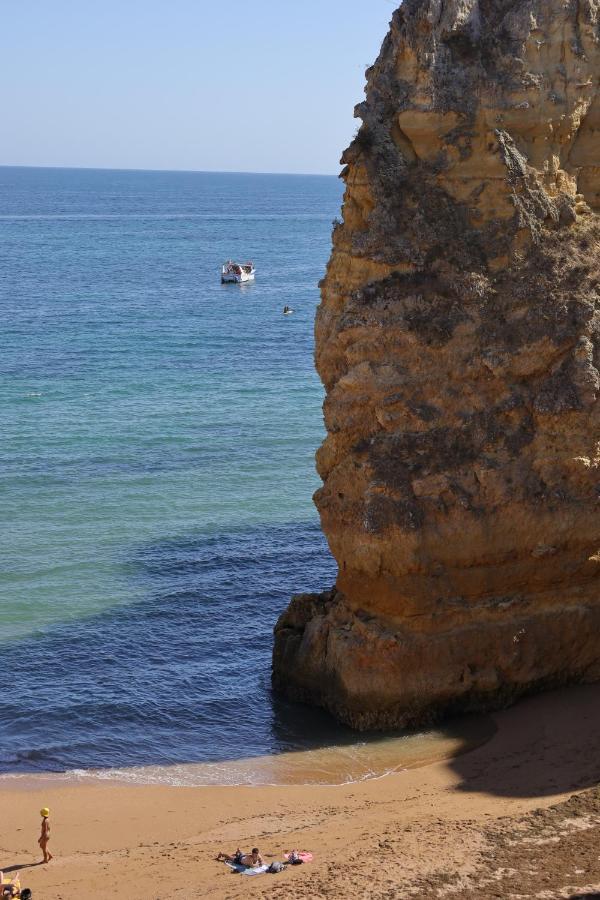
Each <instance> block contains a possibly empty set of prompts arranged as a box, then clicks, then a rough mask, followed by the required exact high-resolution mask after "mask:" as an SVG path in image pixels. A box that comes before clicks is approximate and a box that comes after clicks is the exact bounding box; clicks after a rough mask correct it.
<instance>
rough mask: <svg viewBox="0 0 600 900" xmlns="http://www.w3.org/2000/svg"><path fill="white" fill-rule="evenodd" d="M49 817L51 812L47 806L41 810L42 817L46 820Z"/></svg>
mask: <svg viewBox="0 0 600 900" xmlns="http://www.w3.org/2000/svg"><path fill="white" fill-rule="evenodd" d="M49 815H50V810H49V809H48V807H47V806H44V808H43V809H40V816H43V817H44V818H46V817H47V816H49Z"/></svg>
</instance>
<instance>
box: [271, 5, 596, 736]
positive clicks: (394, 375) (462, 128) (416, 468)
mask: <svg viewBox="0 0 600 900" xmlns="http://www.w3.org/2000/svg"><path fill="white" fill-rule="evenodd" d="M599 41H600V0H405V2H404V4H403V5H402V6H401V8H400V9H398V10H397V11H396V13H395V14H394V16H393V19H392V23H391V29H390V32H389V34H388V36H387V37H386V39H385V41H384V44H383V47H382V50H381V54H380V56H379V59H378V60H377V62H376V64H375V65H374V66H373V67H372V68H371V69H370V70H369V71H368V73H367V79H368V80H367V88H366V100H365V102H363V103H362V104H360V105H359V106H358V107H357V115H358V116H359V117H360V118H361V119H362V125H361V127H360V130H359V131H358V133H357V135H356V137H355V139H354V141H353V142H352V144H351V146H350V147H349V148H348V150H346V152H345V153H344V156H343V158H342V162H343V163H344V164H345V168H344V171H343V173H342V176H343V178H344V179H345V181H346V185H347V190H346V194H345V200H344V211H343V212H344V220H343V223H340V224H338V225H337V226H336V227H335V229H334V234H333V252H332V256H331V260H330V262H329V266H328V269H327V275H326V278H325V280H324V282H323V284H322V302H321V305H320V307H319V310H318V314H317V322H316V362H317V368H318V371H319V373H320V375H321V378H322V380H323V382H324V385H325V388H326V392H327V396H326V401H325V407H324V411H325V423H326V427H327V431H328V435H327V439H326V440H325V443H324V444H323V446H322V447H321V448H320V450H319V452H318V455H317V462H318V469H319V473H320V475H321V477H322V479H323V482H324V484H323V487H322V488H321V489H320V490H319V491H318V492H317V494H316V495H315V501H316V504H317V507H318V509H319V512H320V515H321V520H322V526H323V530H324V532H325V534H326V536H327V539H328V541H329V544H330V547H331V550H332V552H333V554H334V556H335V558H336V560H337V562H338V566H339V576H338V579H337V584H336V587H335V589H334V590H333V591H332V592H330V593H327V594H323V595H320V596H309V597H307V596H303V597H297V598H295V599H294V600H293V601H292V604H291V606H290V608H289V609H288V611H287V612H286V613H284V614H283V616H282V617H281V619H280V621H279V623H278V625H277V627H276V642H275V651H274V666H273V679H274V685H275V687H276V688H277V689H279V690H282V691H284V692H286V693H287V694H288V695H289V696H291V697H294V698H297V699H302V700H306V701H309V702H314V703H318V704H321V705H323V706H325V707H327V708H328V709H329V710H331V711H332V712H333V713H334V714H335V715H337V716H338V717H339V718H341V719H342V720H344V721H346V722H348V723H349V724H351V725H353V726H356V727H358V728H366V727H384V726H388V725H401V724H408V723H416V722H418V721H423V720H428V719H429V720H430V719H431V718H432V717H434V716H435V715H437V714H439V713H440V712H446V711H448V710H459V709H475V708H484V707H492V706H495V705H500V704H502V703H505V702H507V701H509V700H510V699H512V698H514V697H516V696H518V695H519V694H521V693H524V692H525V691H529V690H533V689H538V688H540V687H544V686H549V685H553V684H560V683H566V682H568V681H571V680H578V679H579V680H593V679H599V678H600V515H599V512H600V505H599V498H600V452H599V438H600V405H599V403H598V395H599V390H600V376H599V372H598V368H600V316H599V312H598V309H599V304H600V219H599V215H600V92H599V88H598V81H599V76H600V43H599Z"/></svg>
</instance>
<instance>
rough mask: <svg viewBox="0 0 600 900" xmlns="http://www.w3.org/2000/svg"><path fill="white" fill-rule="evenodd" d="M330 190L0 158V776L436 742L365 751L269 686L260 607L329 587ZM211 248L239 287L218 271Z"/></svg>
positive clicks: (303, 182) (253, 774)
mask: <svg viewBox="0 0 600 900" xmlns="http://www.w3.org/2000/svg"><path fill="white" fill-rule="evenodd" d="M341 193H342V192H341V185H340V183H339V181H338V180H337V179H336V178H334V177H318V176H280V175H245V174H212V173H210V174H209V173H186V172H135V171H107V170H68V169H26V168H0V321H1V340H2V352H1V353H0V397H1V409H2V440H1V443H0V493H1V498H2V502H1V507H0V517H1V519H2V540H1V542H0V653H1V654H2V664H1V666H0V731H1V732H2V734H3V735H4V737H3V740H2V742H1V745H0V773H2V774H5V775H6V774H8V773H10V774H11V775H12V776H17V777H18V776H30V775H32V774H36V773H55V774H56V777H68V778H84V777H94V778H120V779H126V780H139V781H144V782H156V781H158V782H164V783H175V784H209V783H212V784H223V783H250V784H253V783H270V782H271V781H286V780H287V781H289V780H292V781H293V780H302V779H305V780H310V781H340V780H347V779H349V778H360V777H369V776H371V775H374V774H381V773H382V772H383V771H388V770H389V769H390V768H396V767H398V766H400V765H403V764H404V763H407V761H408V760H412V761H414V760H415V759H420V758H421V757H422V755H423V753H425V755H427V753H429V752H430V749H431V748H430V745H434V747H435V753H439V751H440V747H441V746H442V745H443V747H444V750H443V752H446V749H447V742H448V740H450V743H452V742H453V741H455V739H456V736H455V735H453V734H450V733H449V732H445V733H444V734H434V735H428V736H425V737H424V736H421V737H420V738H419V737H417V738H416V739H415V737H413V736H409V737H406V738H401V739H400V740H401V752H399V751H398V746H399V745H398V739H397V738H395V737H386V738H383V739H380V738H377V739H374V741H373V745H372V746H370V745H369V740H366V741H365V739H362V738H361V739H360V740H359V739H358V738H357V736H356V735H355V734H353V733H352V732H350V731H349V730H347V729H344V728H341V727H339V726H337V725H336V724H335V723H334V722H333V721H332V720H331V719H329V717H328V716H327V715H326V714H325V713H322V712H319V711H317V710H311V709H308V708H305V707H300V706H296V705H294V704H289V703H286V702H284V701H282V700H280V699H278V698H276V697H274V696H273V695H272V693H271V690H270V658H271V648H272V631H273V625H274V623H275V621H276V619H277V616H278V615H279V613H280V612H281V611H282V609H283V608H284V607H285V605H286V604H287V602H288V601H289V598H290V596H291V595H292V594H293V593H296V592H302V591H314V590H322V589H326V588H328V587H330V586H331V585H332V584H333V582H334V580H335V573H336V569H335V564H334V561H333V560H332V558H331V556H330V555H329V551H328V548H327V545H326V542H325V540H324V538H323V536H322V534H321V532H320V529H319V523H318V516H317V514H316V511H315V509H314V507H313V504H312V500H311V495H312V493H313V491H314V490H315V489H316V488H317V487H318V485H319V480H318V478H317V476H316V473H315V469H314V453H315V449H316V448H317V447H318V445H319V444H320V442H321V440H322V438H323V423H322V413H321V404H322V400H323V391H322V387H321V384H320V382H319V379H318V377H317V375H316V373H315V371H314V365H313V319H314V313H315V308H316V305H317V304H318V302H319V293H318V281H319V279H320V278H321V277H322V276H323V274H324V270H325V265H326V261H327V258H328V255H329V252H330V234H331V222H332V219H333V218H334V217H335V216H336V215H338V213H339V208H340V203H341ZM230 257H231V258H236V259H240V260H246V259H252V260H253V261H254V263H255V265H256V269H257V277H256V281H255V282H254V283H251V284H247V285H221V283H220V278H219V271H220V265H221V263H222V262H223V261H224V260H226V259H228V258H230ZM285 305H288V306H291V307H292V308H293V309H294V313H293V315H290V316H284V315H283V313H282V310H283V307H284V306H285ZM415 740H416V744H415ZM445 742H446V743H445ZM452 746H454V744H452ZM427 748H429V749H427ZM390 749H392V752H391V756H390ZM378 754H379V756H378ZM375 758H377V760H378V761H377V762H376V763H374V759H375Z"/></svg>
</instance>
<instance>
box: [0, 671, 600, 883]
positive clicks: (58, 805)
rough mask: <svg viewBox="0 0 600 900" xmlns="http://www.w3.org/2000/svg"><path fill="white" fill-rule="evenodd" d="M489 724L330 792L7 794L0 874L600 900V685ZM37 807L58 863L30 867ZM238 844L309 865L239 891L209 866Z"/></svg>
mask: <svg viewBox="0 0 600 900" xmlns="http://www.w3.org/2000/svg"><path fill="white" fill-rule="evenodd" d="M496 723H497V726H498V731H497V733H496V735H495V736H494V737H493V738H492V739H491V740H490V741H489V742H488V743H487V744H485V745H484V746H482V747H480V748H479V749H477V750H474V751H472V752H470V753H467V754H465V755H463V756H460V757H457V758H455V759H453V760H446V761H443V762H438V763H434V764H432V765H429V766H426V767H424V768H419V769H411V770H409V771H405V772H401V773H398V774H396V775H390V776H387V777H386V778H382V779H380V780H375V781H369V782H363V783H360V784H351V785H344V786H338V787H323V786H310V787H305V786H300V785H298V786H286V787H281V788H277V787H257V788H249V787H221V788H214V787H203V788H170V787H155V786H153V787H132V786H122V785H116V784H111V783H103V784H97V783H94V784H82V785H76V784H70V785H66V784H64V783H63V784H56V783H54V784H51V783H49V782H44V781H43V780H28V781H27V782H26V783H24V782H23V781H22V780H18V781H10V780H4V781H0V809H2V818H1V821H2V826H1V830H0V865H2V866H3V867H4V868H5V869H6V868H8V867H13V866H19V867H20V868H21V870H22V883H23V884H24V885H28V886H30V887H31V888H32V889H33V893H34V898H35V900H59V898H61V900H73V898H75V897H78V898H85V900H88V898H89V900H95V898H100V897H108V896H113V895H114V896H117V895H118V896H123V897H128V898H131V900H142V898H143V900H158V898H159V900H168V898H179V900H183V898H197V897H207V898H214V900H218V898H232V900H234V898H241V897H251V898H262V897H265V898H266V897H269V898H271V897H272V898H279V900H287V898H290V900H293V898H319V897H328V898H346V897H348V898H354V897H356V898H380V897H381V898H384V897H385V898H402V897H410V898H437V897H449V898H465V900H466V898H469V900H475V898H477V900H486V898H488V897H490V898H491V897H499V898H533V897H536V898H540V900H545V898H554V897H557V898H558V897H563V898H570V897H574V896H577V895H584V896H594V892H598V893H599V895H600V790H599V789H597V788H596V787H595V786H596V785H597V784H598V783H599V782H600V685H596V686H589V687H581V688H574V689H572V690H565V691H560V692H557V693H553V694H548V695H545V696H540V697H536V698H532V699H529V700H526V701H523V702H522V703H521V704H519V705H518V706H517V707H515V708H514V709H511V710H508V711H506V712H503V713H500V714H499V715H498V716H497V717H496ZM574 794H576V796H573V795H574ZM43 804H48V805H49V806H50V807H51V808H52V828H53V831H52V843H51V848H52V851H53V853H54V854H55V860H53V861H52V862H51V863H50V864H49V865H47V866H44V865H36V866H31V863H33V862H34V861H35V860H36V858H37V857H38V856H39V854H38V853H37V848H36V838H37V834H38V825H39V816H38V810H39V807H40V806H42V805H43ZM238 843H239V844H241V845H242V846H243V847H247V848H249V847H251V846H253V845H255V844H257V845H258V846H259V847H260V849H261V851H262V852H263V854H265V856H267V857H274V858H281V857H282V854H283V851H284V850H286V849H289V848H290V847H291V846H300V847H303V848H306V849H311V850H312V851H313V852H314V854H315V861H314V862H313V863H312V864H309V865H305V866H298V867H297V868H293V869H288V870H286V871H285V872H284V873H282V874H279V875H275V876H271V875H264V876H262V877H258V878H245V877H242V876H239V875H235V874H233V873H231V872H230V871H229V870H228V869H227V868H226V867H225V866H224V865H223V864H221V863H217V862H216V861H215V859H214V857H215V855H216V853H217V851H218V850H220V849H225V850H232V849H235V847H236V846H237V844H238ZM26 866H31V867H30V868H26Z"/></svg>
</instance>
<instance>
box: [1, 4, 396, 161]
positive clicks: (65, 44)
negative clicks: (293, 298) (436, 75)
mask: <svg viewBox="0 0 600 900" xmlns="http://www.w3.org/2000/svg"><path fill="white" fill-rule="evenodd" d="M398 3H399V0H287V2H286V0H279V2H278V0H251V2H249V0H221V2H216V0H0V9H2V29H1V32H0V165H24V166H83V167H101V168H135V169H186V170H200V171H240V172H298V173H319V174H334V173H337V172H338V171H339V165H338V162H339V157H340V154H341V152H342V150H343V149H344V148H345V147H346V146H347V144H348V142H349V141H350V139H351V137H352V135H353V133H354V131H355V130H356V127H357V122H356V120H354V119H353V109H354V105H355V104H356V103H359V102H360V101H361V100H362V99H363V96H364V94H363V90H364V80H365V79H364V72H365V68H366V67H367V66H368V65H370V64H371V63H372V62H373V61H374V60H375V58H376V56H377V54H378V52H379V48H380V46H381V42H382V40H383V38H384V36H385V33H386V31H387V27H388V22H389V20H390V18H391V15H392V12H393V11H394V8H395V7H396V6H397V5H398Z"/></svg>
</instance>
